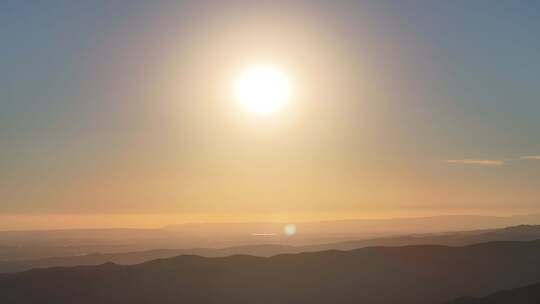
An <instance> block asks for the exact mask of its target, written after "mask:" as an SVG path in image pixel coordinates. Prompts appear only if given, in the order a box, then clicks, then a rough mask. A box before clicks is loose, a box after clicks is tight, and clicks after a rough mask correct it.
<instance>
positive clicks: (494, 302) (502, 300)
mask: <svg viewBox="0 0 540 304" xmlns="http://www.w3.org/2000/svg"><path fill="white" fill-rule="evenodd" d="M538 303H540V283H537V284H533V285H529V286H525V287H520V288H514V289H510V290H503V291H499V292H496V293H493V294H491V295H489V296H487V297H483V298H473V297H463V298H459V299H457V300H454V301H451V302H449V303H448V304H538Z"/></svg>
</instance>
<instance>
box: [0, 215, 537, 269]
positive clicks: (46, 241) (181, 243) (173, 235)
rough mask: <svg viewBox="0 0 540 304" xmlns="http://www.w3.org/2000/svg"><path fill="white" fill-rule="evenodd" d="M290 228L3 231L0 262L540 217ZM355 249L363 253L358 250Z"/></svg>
mask: <svg viewBox="0 0 540 304" xmlns="http://www.w3.org/2000/svg"><path fill="white" fill-rule="evenodd" d="M286 224H288V223H283V222H267V223H265V222H255V223H200V224H196V223H194V224H182V225H170V226H168V227H164V228H161V229H117V228H115V229H72V230H69V229H68V230H43V231H0V261H13V260H35V259H43V258H50V257H62V256H82V255H87V254H91V253H95V252H99V253H120V252H134V251H148V250H156V249H164V248H166V249H190V248H226V247H237V246H248V245H249V246H251V245H260V244H272V245H287V246H308V245H318V244H331V243H332V244H333V243H338V242H344V241H351V240H367V239H373V238H380V237H389V236H395V235H413V234H433V233H443V232H452V231H454V232H455V231H471V230H479V229H493V228H502V227H508V226H513V225H518V224H540V214H531V215H519V216H506V217H497V216H478V215H446V216H432V217H417V218H391V219H350V220H334V221H313V222H301V223H295V224H296V226H297V231H298V233H297V234H296V235H295V236H294V237H288V236H286V235H285V234H284V233H283V229H284V226H285V225H286ZM405 244H407V243H405ZM362 246H364V245H362ZM369 246H372V245H369ZM353 248H358V246H357V247H353Z"/></svg>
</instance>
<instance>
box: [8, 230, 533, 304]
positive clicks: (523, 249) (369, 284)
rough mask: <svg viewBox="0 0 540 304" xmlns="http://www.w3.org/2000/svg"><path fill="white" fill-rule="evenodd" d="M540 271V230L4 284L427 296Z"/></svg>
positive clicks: (112, 269)
mask: <svg viewBox="0 0 540 304" xmlns="http://www.w3.org/2000/svg"><path fill="white" fill-rule="evenodd" d="M538 281H540V240H537V241H528V242H489V243H482V244H476V245H469V246H465V247H446V246H435V245H426V246H406V247H370V248H362V249H356V250H352V251H335V250H334V251H324V252H313V253H301V254H284V255H277V256H273V257H269V258H264V257H254V256H245V255H236V256H229V257H222V258H205V257H199V256H179V257H173V258H168V259H158V260H154V261H150V262H146V263H143V264H137V265H130V266H122V265H116V264H113V263H106V264H103V265H99V266H78V267H60V268H58V267H57V268H47V269H35V270H30V271H27V272H21V273H14V274H4V275H2V276H0V294H1V295H2V300H3V301H2V303H6V304H11V303H17V304H21V303H23V304H34V303H56V304H63V303H78V304H86V303H88V304H90V303H92V304H93V303H103V304H108V303H111V304H112V303H115V304H120V303H130V304H137V303H162V304H168V303H235V304H243V303H311V304H317V303H370V304H383V303H384V304H393V303H396V304H397V303H399V304H413V303H414V304H423V303H426V304H427V303H444V302H447V301H449V300H451V299H454V298H456V297H458V296H460V295H472V296H485V295H487V294H489V293H491V292H493V291H496V290H501V289H510V288H515V287H518V286H524V285H527V284H532V283H534V282H538Z"/></svg>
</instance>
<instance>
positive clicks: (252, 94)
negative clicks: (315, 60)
mask: <svg viewBox="0 0 540 304" xmlns="http://www.w3.org/2000/svg"><path fill="white" fill-rule="evenodd" d="M234 90H235V95H236V98H237V99H238V102H239V103H240V104H241V105H242V106H243V107H244V108H245V109H246V110H247V111H248V112H252V113H255V114H260V115H267V114H272V113H275V112H278V111H279V110H281V109H283V108H284V107H285V106H286V105H287V103H288V102H289V99H290V95H291V85H290V82H289V79H288V78H287V75H285V74H284V73H283V72H281V71H280V70H279V69H277V68H275V67H272V66H252V67H250V68H248V69H246V70H245V71H244V72H243V73H242V74H241V75H240V77H239V78H238V79H237V80H236V82H235V86H234Z"/></svg>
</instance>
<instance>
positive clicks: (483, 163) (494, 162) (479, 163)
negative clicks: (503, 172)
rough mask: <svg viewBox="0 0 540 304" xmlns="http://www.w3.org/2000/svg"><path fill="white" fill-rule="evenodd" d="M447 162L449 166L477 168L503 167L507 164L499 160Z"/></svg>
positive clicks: (455, 160)
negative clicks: (472, 166)
mask: <svg viewBox="0 0 540 304" xmlns="http://www.w3.org/2000/svg"><path fill="white" fill-rule="evenodd" d="M445 162H446V163H448V164H457V165H475V166H502V165H504V164H505V162H504V161H503V160H498V159H447V160H446V161H445Z"/></svg>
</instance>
